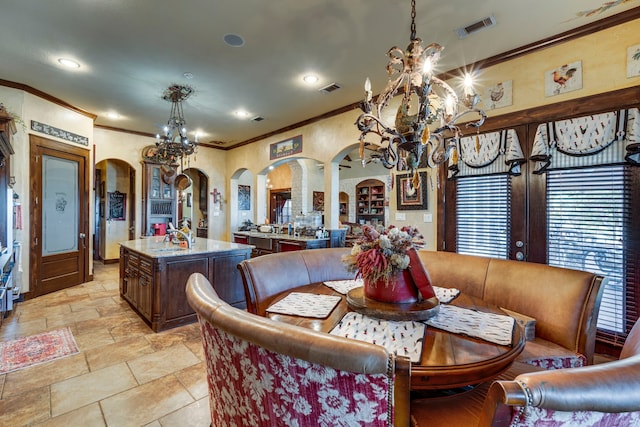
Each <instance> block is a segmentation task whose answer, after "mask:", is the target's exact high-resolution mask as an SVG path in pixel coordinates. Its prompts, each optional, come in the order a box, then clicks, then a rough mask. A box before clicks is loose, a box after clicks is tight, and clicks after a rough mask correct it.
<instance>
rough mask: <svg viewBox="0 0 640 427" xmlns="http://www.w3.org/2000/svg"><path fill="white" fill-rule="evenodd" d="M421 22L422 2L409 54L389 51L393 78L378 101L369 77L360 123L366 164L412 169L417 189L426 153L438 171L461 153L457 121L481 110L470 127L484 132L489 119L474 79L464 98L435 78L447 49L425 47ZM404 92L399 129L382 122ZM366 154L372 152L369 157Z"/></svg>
mask: <svg viewBox="0 0 640 427" xmlns="http://www.w3.org/2000/svg"><path fill="white" fill-rule="evenodd" d="M415 18H416V2H415V0H411V40H410V42H409V46H408V47H407V50H406V51H403V50H402V49H400V48H398V47H397V46H394V47H392V48H391V49H389V51H388V52H387V56H388V57H389V62H388V63H387V73H388V76H389V80H388V82H387V86H386V87H385V89H384V90H383V91H382V92H381V93H380V94H379V95H378V97H377V98H376V100H375V102H374V101H373V99H372V92H371V81H370V80H369V78H368V77H367V79H366V81H365V85H364V89H365V98H364V101H362V102H361V103H360V108H361V109H362V111H363V112H362V114H360V116H359V117H358V119H357V120H356V125H357V127H358V130H360V132H361V134H360V139H359V140H360V150H359V151H360V159H361V160H362V166H365V165H366V164H367V163H369V162H377V163H382V165H383V166H384V167H386V168H387V169H392V168H393V167H397V168H398V170H403V169H409V170H410V171H411V173H413V176H414V178H413V180H412V185H414V186H415V187H418V186H419V185H420V181H419V178H418V174H417V172H416V169H417V168H418V165H419V164H420V161H421V158H422V155H423V151H424V150H425V149H426V150H428V151H427V152H425V153H424V154H425V156H426V166H428V167H431V168H435V167H438V165H440V164H442V163H444V162H445V161H446V160H447V159H448V158H449V156H450V155H452V154H451V153H453V152H455V153H457V151H456V150H457V144H458V140H459V138H460V137H461V135H462V132H461V130H460V128H459V127H458V126H456V122H457V121H458V120H459V119H460V118H461V117H462V116H464V115H466V114H469V113H473V112H475V113H477V114H479V115H480V118H479V119H478V120H477V121H475V122H470V123H467V125H466V126H471V127H475V128H476V129H478V128H479V127H480V126H482V124H483V123H484V120H485V119H486V115H485V113H484V111H482V110H480V109H478V108H476V104H477V103H478V101H479V96H478V95H477V94H475V93H474V91H473V89H472V82H471V77H470V76H469V75H467V76H466V77H465V93H464V97H463V98H462V100H460V99H459V98H458V96H457V95H456V93H455V91H454V90H453V89H452V88H451V87H450V86H449V85H448V84H447V83H445V82H444V81H443V80H441V79H439V78H438V77H436V76H434V75H433V74H432V73H433V71H434V67H435V65H436V64H437V62H438V60H439V58H440V52H441V51H442V50H443V49H444V47H442V46H440V45H439V44H437V43H432V44H430V45H428V46H426V47H423V46H422V39H420V38H418V37H416V24H415ZM399 92H402V99H401V101H400V106H399V107H398V110H397V112H396V115H395V123H394V127H392V126H387V125H386V124H385V123H384V122H383V120H382V116H383V110H384V109H385V108H386V107H387V105H388V103H389V102H390V101H391V99H392V98H394V97H395V96H396V95H397V94H398V93H399ZM460 107H463V108H460ZM372 139H373V140H372ZM366 150H369V151H371V152H372V153H371V154H370V155H369V156H368V158H367V156H365V151H366ZM453 155H457V154H453Z"/></svg>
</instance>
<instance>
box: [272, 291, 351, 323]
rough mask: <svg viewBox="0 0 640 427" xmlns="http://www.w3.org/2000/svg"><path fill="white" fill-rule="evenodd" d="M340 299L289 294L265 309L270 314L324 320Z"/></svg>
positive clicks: (296, 293)
mask: <svg viewBox="0 0 640 427" xmlns="http://www.w3.org/2000/svg"><path fill="white" fill-rule="evenodd" d="M341 299H342V298H341V297H339V296H338V295H320V294H309V293H305V292H291V293H290V294H289V295H287V296H286V297H284V298H283V299H281V300H280V301H278V302H277V303H275V304H272V305H270V306H269V308H267V311H268V312H270V313H280V314H291V315H294V316H303V317H317V318H319V319H324V318H325V317H327V316H328V315H329V313H331V310H333V309H334V307H335V306H336V305H337V304H338V303H339V302H340V300H341Z"/></svg>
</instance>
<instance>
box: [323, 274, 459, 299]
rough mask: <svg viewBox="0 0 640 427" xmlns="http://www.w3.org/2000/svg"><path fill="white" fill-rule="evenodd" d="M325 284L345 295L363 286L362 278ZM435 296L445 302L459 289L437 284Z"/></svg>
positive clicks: (454, 295) (456, 294) (332, 281)
mask: <svg viewBox="0 0 640 427" xmlns="http://www.w3.org/2000/svg"><path fill="white" fill-rule="evenodd" d="M324 284H325V285H327V286H328V287H330V288H331V289H333V290H334V291H336V292H338V293H341V294H343V295H346V294H348V293H349V291H350V290H351V289H354V288H359V287H360V286H364V280H362V279H351V280H329V281H326V282H324ZM433 290H434V292H435V293H436V297H437V298H438V300H439V301H440V302H441V303H442V304H447V303H449V302H451V301H453V300H454V299H455V298H456V297H457V296H458V295H460V289H456V288H441V287H439V286H434V287H433Z"/></svg>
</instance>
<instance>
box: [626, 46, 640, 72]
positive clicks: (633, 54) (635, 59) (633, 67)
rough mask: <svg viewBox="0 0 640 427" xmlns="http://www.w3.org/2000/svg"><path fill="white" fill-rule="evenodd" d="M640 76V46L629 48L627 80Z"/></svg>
mask: <svg viewBox="0 0 640 427" xmlns="http://www.w3.org/2000/svg"><path fill="white" fill-rule="evenodd" d="M637 76H640V44H637V45H635V46H630V47H628V48H627V78H629V77H637Z"/></svg>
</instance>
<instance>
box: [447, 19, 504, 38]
mask: <svg viewBox="0 0 640 427" xmlns="http://www.w3.org/2000/svg"><path fill="white" fill-rule="evenodd" d="M494 25H496V18H495V17H494V16H493V15H491V16H488V17H486V18H484V19H481V20H480V21H478V22H474V23H473V24H471V25H467V26H466V27H463V28H458V29H457V30H456V33H457V34H458V37H459V38H461V39H463V38H465V37H467V36H470V35H471V34H474V33H477V32H478V31H482V30H484V29H485V28H491V27H493V26H494Z"/></svg>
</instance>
